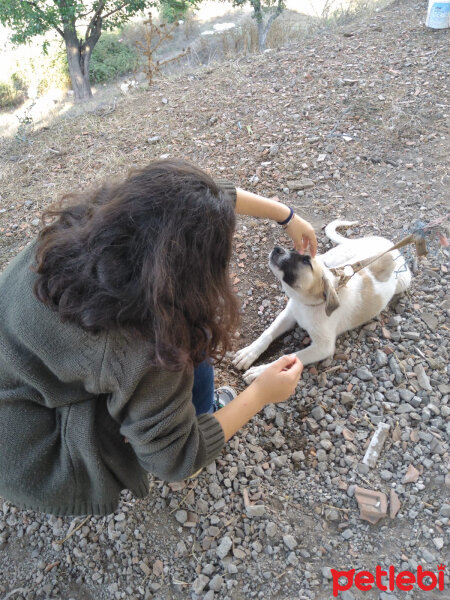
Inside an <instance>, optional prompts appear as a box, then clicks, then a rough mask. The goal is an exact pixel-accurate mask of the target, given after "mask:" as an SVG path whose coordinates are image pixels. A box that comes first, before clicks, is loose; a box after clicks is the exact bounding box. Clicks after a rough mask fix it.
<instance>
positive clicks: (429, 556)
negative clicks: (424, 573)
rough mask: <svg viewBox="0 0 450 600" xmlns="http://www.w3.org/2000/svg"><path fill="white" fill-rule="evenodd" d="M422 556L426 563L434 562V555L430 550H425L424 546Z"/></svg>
mask: <svg viewBox="0 0 450 600" xmlns="http://www.w3.org/2000/svg"><path fill="white" fill-rule="evenodd" d="M422 556H423V557H424V559H425V560H426V561H427V563H434V562H435V560H436V559H435V557H434V555H433V554H431V552H430V551H429V550H427V549H426V548H423V549H422Z"/></svg>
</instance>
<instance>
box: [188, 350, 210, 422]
mask: <svg viewBox="0 0 450 600" xmlns="http://www.w3.org/2000/svg"><path fill="white" fill-rule="evenodd" d="M213 400H214V369H213V366H212V364H211V362H210V361H209V360H208V359H206V360H204V361H203V362H202V363H200V364H199V365H198V367H195V369H194V385H193V387H192V403H193V404H194V406H195V413H196V414H197V415H202V414H204V413H211V412H213Z"/></svg>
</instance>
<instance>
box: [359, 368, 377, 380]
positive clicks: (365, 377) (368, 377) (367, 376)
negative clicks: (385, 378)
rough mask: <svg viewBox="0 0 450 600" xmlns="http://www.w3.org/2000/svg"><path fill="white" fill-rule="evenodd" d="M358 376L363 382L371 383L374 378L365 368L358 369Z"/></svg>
mask: <svg viewBox="0 0 450 600" xmlns="http://www.w3.org/2000/svg"><path fill="white" fill-rule="evenodd" d="M356 376H357V377H358V378H359V379H361V381H370V380H371V379H372V378H373V375H372V373H371V372H370V371H369V369H366V368H365V367H361V368H359V369H356Z"/></svg>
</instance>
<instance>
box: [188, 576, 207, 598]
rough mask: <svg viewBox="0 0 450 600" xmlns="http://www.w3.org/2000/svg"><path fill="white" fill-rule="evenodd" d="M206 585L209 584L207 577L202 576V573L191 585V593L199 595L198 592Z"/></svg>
mask: <svg viewBox="0 0 450 600" xmlns="http://www.w3.org/2000/svg"><path fill="white" fill-rule="evenodd" d="M208 583H209V577H207V576H206V575H203V573H200V575H199V576H198V577H197V579H196V580H195V581H194V583H193V584H192V591H193V592H195V593H196V594H200V592H203V590H204V589H205V587H206V586H207V584H208Z"/></svg>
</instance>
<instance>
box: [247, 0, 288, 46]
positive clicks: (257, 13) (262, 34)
mask: <svg viewBox="0 0 450 600" xmlns="http://www.w3.org/2000/svg"><path fill="white" fill-rule="evenodd" d="M253 10H254V17H255V19H256V23H257V24H258V48H259V51H260V52H264V50H265V49H266V44H267V36H268V34H269V31H270V28H271V27H272V23H273V22H274V21H275V19H276V18H277V17H279V16H280V15H281V13H282V12H283V8H282V7H281V3H280V2H279V3H278V6H277V8H276V9H275V12H273V13H272V14H271V15H270V17H269V18H268V19H267V23H266V24H265V25H264V14H263V11H262V8H261V5H260V4H258V5H253Z"/></svg>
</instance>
